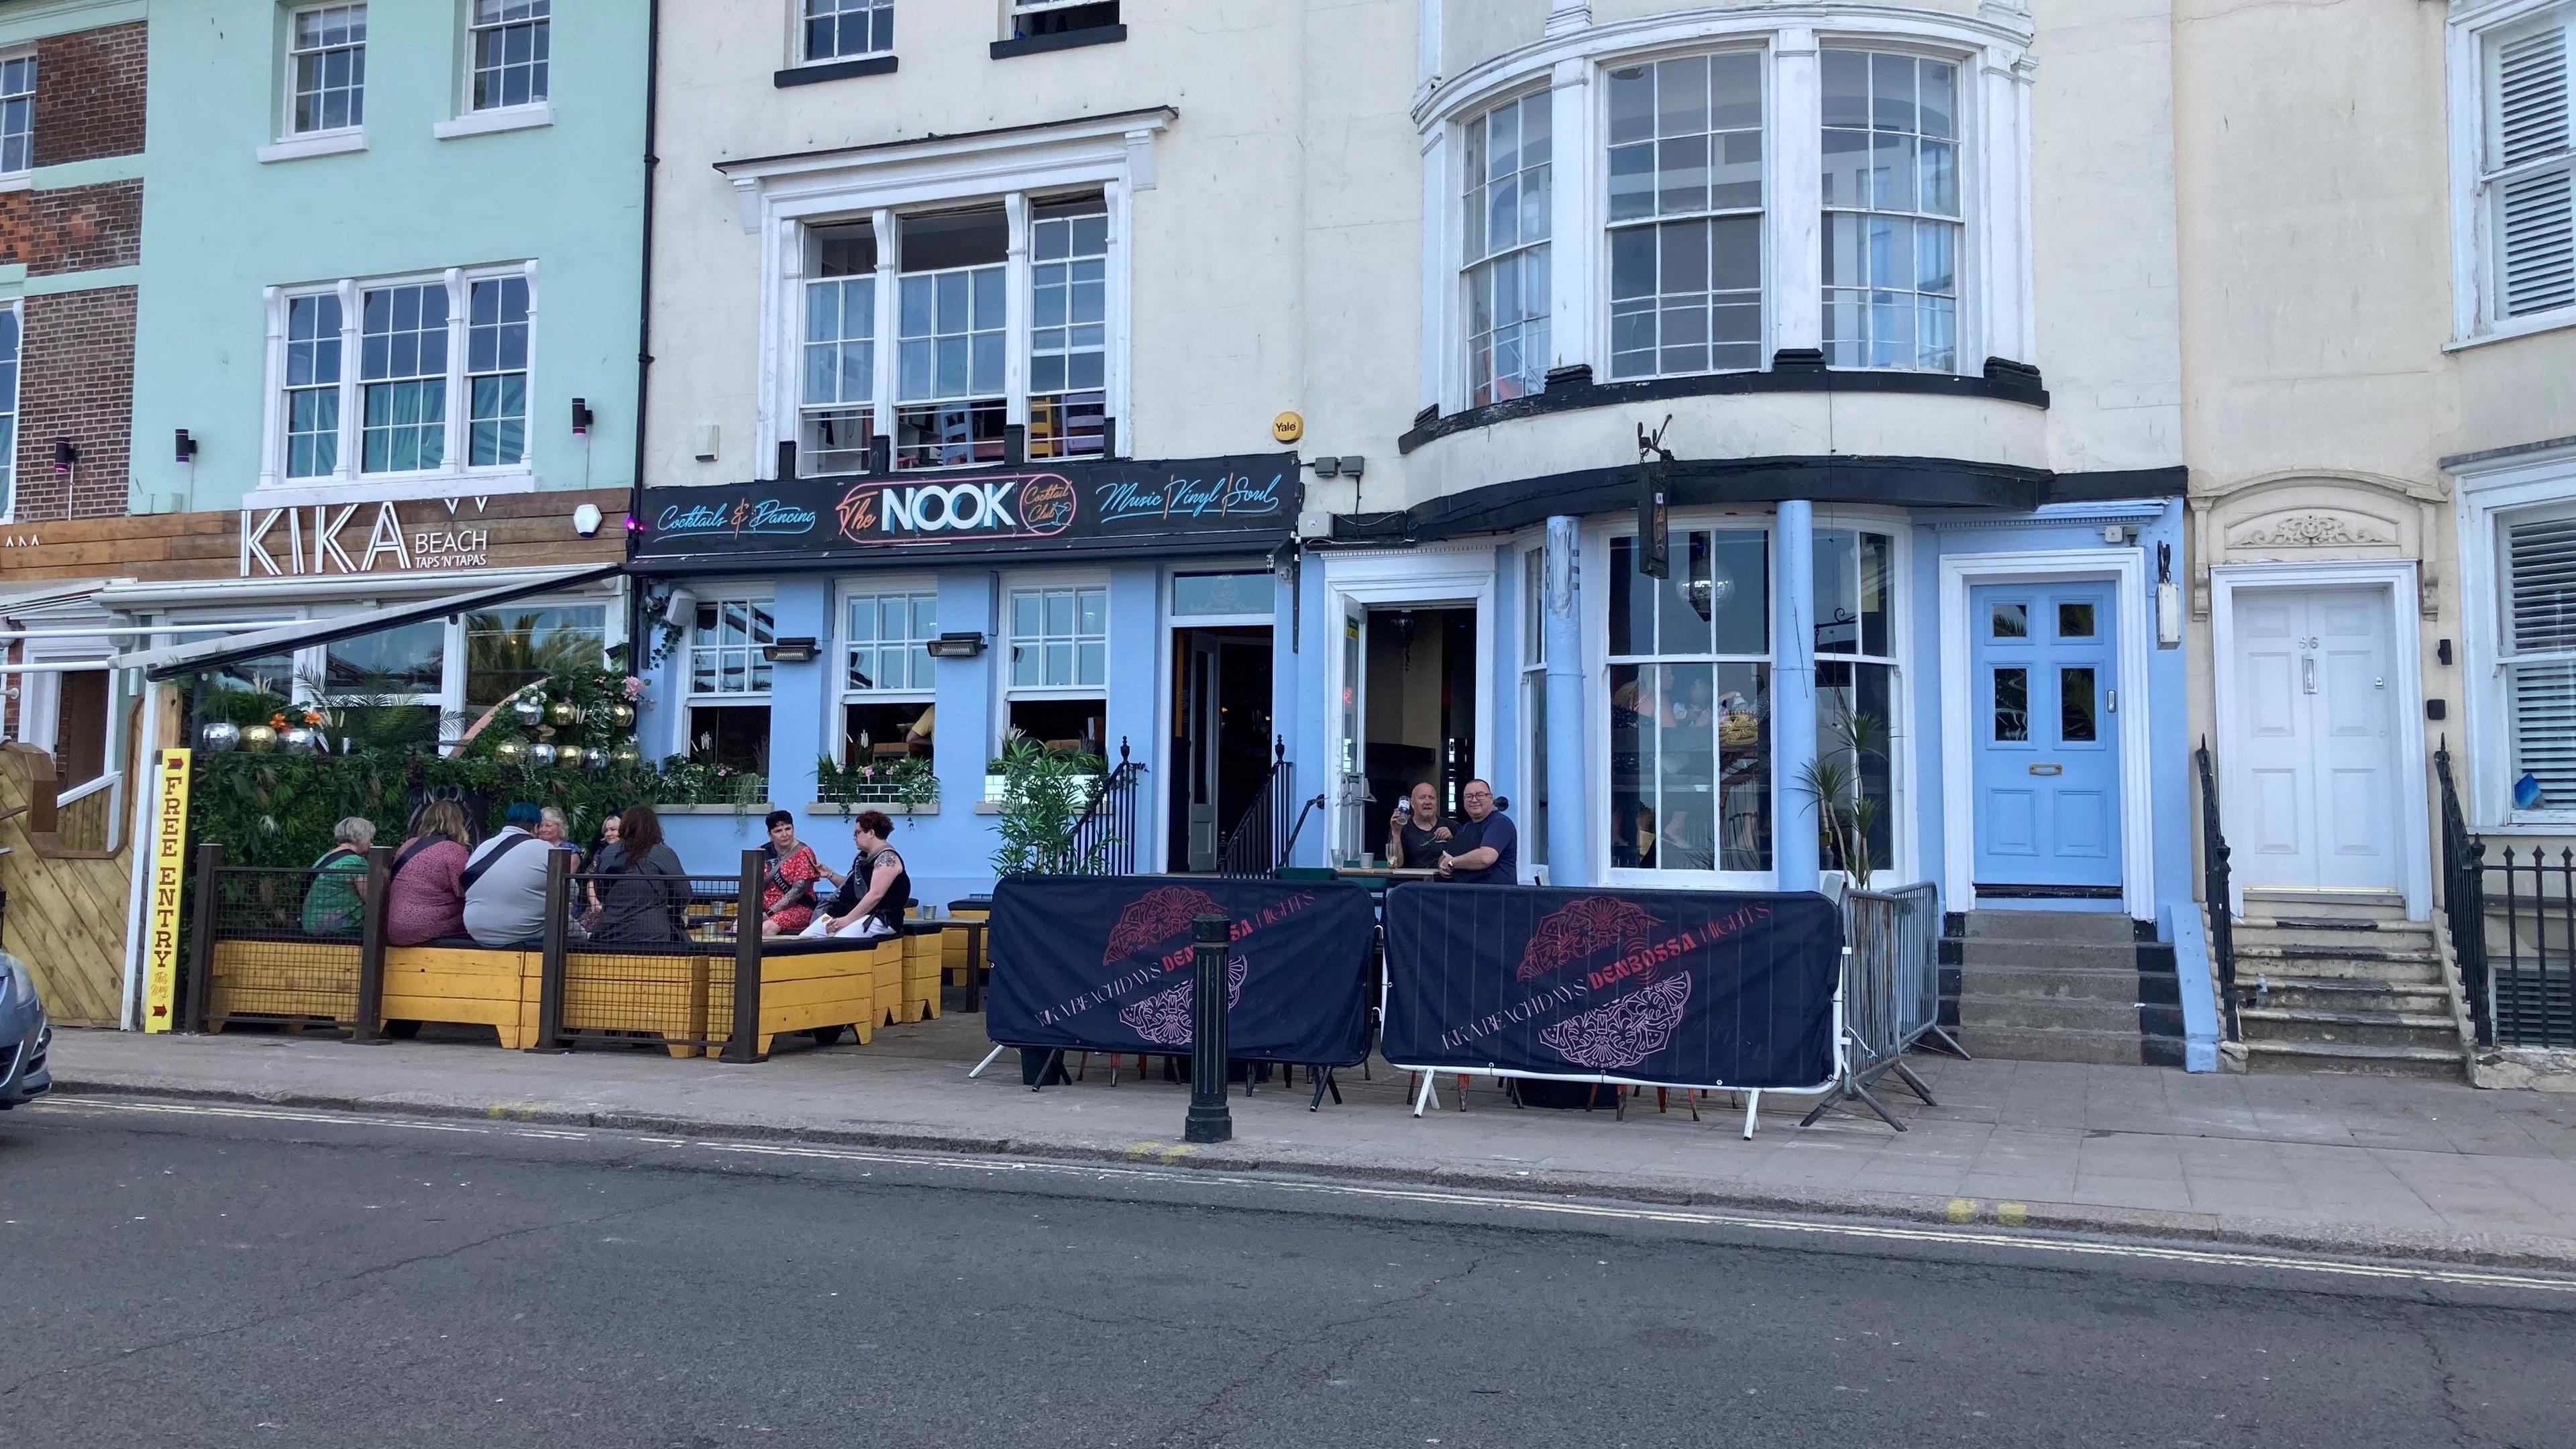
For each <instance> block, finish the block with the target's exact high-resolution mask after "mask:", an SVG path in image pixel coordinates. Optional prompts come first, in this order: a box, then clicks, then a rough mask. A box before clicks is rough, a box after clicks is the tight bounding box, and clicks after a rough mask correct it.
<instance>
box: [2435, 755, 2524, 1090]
mask: <svg viewBox="0 0 2576 1449" xmlns="http://www.w3.org/2000/svg"><path fill="white" fill-rule="evenodd" d="M2433 775H2434V778H2436V779H2437V780H2439V781H2440V782H2441V785H2442V918H2443V922H2444V924H2445V925H2446V926H2447V927H2448V929H2449V931H2450V935H2451V956H2452V959H2454V960H2456V961H2457V962H2458V963H2459V966H2460V991H2461V994H2463V995H2465V996H2467V997H2468V999H2469V1019H2470V1021H2471V1022H2472V1023H2473V1024H2474V1025H2475V1026H2476V1028H2477V1036H2478V1045H2480V1046H2492V1045H2494V1044H2495V1039H2496V1023H2495V995H2494V992H2493V991H2492V990H2491V989H2490V988H2489V976H2488V970H2487V932H2486V914H2487V905H2486V853H2487V844H2486V842H2485V841H2483V840H2480V839H2479V838H2478V837H2476V836H2474V835H2471V834H2470V833H2469V822H2468V816H2467V814H2466V812H2464V811H2462V810H2461V808H2460V791H2459V786H2458V784H2457V783H2456V782H2455V781H2454V780H2453V779H2452V777H2451V742H2450V740H2449V739H2448V738H2447V737H2446V738H2444V739H2443V740H2442V741H2441V743H2440V744H2439V745H2437V746H2436V747H2435V748H2434V750H2433ZM2511 884H2512V882H2511V877H2510V876H2508V877H2507V894H2508V897H2510V894H2511Z"/></svg>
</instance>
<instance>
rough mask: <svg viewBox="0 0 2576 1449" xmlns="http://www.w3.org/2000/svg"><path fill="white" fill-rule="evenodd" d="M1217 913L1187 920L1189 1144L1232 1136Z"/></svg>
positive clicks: (1224, 935)
mask: <svg viewBox="0 0 2576 1449" xmlns="http://www.w3.org/2000/svg"><path fill="white" fill-rule="evenodd" d="M1230 927H1231V923H1230V922H1228V921H1227V920H1226V918H1225V917H1223V916H1201V917H1199V918H1198V919H1197V920H1196V921H1193V922H1191V924H1190V940H1191V942H1192V943H1193V946H1194V948H1195V949H1194V955H1193V959H1192V960H1191V962H1190V971H1191V981H1190V1119H1189V1125H1188V1127H1187V1128H1186V1129H1185V1130H1184V1132H1183V1134H1182V1135H1183V1136H1184V1138H1186V1140H1188V1141H1191V1142H1231V1141H1233V1140H1234V1109H1233V1108H1231V1107H1229V1106H1227V1105H1226V1101H1225V1048H1226V1031H1225V1017H1226V1005H1227V1002H1226V999H1225V987H1226V980H1225V948H1226V942H1227V940H1228V938H1229V937H1230V936H1231V935H1232V931H1231V929H1230Z"/></svg>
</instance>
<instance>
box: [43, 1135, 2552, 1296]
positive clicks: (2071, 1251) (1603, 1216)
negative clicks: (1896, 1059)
mask: <svg viewBox="0 0 2576 1449" xmlns="http://www.w3.org/2000/svg"><path fill="white" fill-rule="evenodd" d="M29 1105H30V1107H31V1108H32V1109H34V1110H39V1111H43V1112H46V1113H48V1114H51V1113H55V1112H80V1111H110V1112H137V1113H159V1114H164V1115H170V1116H189V1117H226V1118H237V1119H242V1120H248V1121H265V1122H303V1123H320V1124H326V1125H331V1126H343V1127H384V1128H392V1129H398V1130H404V1131H414V1132H461V1133H466V1134H469V1135H478V1136H492V1135H495V1134H497V1133H500V1132H502V1131H504V1130H507V1131H508V1133H509V1135H511V1136H514V1137H542V1138H552V1139H556V1140H564V1141H588V1140H590V1139H591V1138H592V1137H593V1136H594V1135H596V1134H593V1133H588V1132H580V1131H574V1130H570V1129H549V1130H546V1131H542V1132H538V1131H528V1130H524V1129H517V1128H509V1129H504V1128H502V1127H500V1126H498V1125H496V1126H491V1127H485V1126H479V1125H474V1124H469V1123H452V1122H429V1121H423V1120H420V1119H418V1118H411V1117H377V1116H369V1115H363V1114H358V1113H342V1112H309V1111H292V1110H288V1109H284V1108H274V1107H236V1106H221V1105H213V1104H206V1103H194V1102H184V1103H183V1102H145V1101H132V1100H125V1099H116V1098H104V1097H86V1098H78V1099H73V1098H64V1097H51V1098H47V1099H45V1100H43V1101H41V1102H36V1103H31V1104H29ZM636 1140H641V1141H645V1142H650V1143H654V1144H656V1145H675V1146H676V1145H682V1144H681V1143H680V1140H679V1139H675V1138H667V1137H660V1138H641V1139H636ZM685 1145H687V1146H691V1147H695V1148H697V1149H699V1150H701V1151H705V1152H720V1153H732V1154H737V1155H742V1156H753V1157H787V1158H800V1159H806V1160H811V1161H819V1162H858V1163H869V1164H873V1165H878V1166H894V1167H915V1168H939V1169H945V1170H949V1171H962V1172H979V1173H984V1174H987V1175H1000V1174H1005V1173H1020V1174H1035V1175H1041V1176H1052V1177H1080V1178H1088V1179H1092V1180H1095V1181H1139V1182H1153V1183H1166V1184H1175V1185H1188V1186H1215V1187H1241V1188H1251V1189H1256V1190H1262V1191H1269V1192H1294V1193H1307V1194H1311V1195H1316V1196H1322V1197H1340V1198H1351V1199H1356V1200H1360V1201H1367V1202H1391V1203H1415V1204H1422V1205H1427V1206H1434V1207H1455V1208H1477V1209H1482V1210H1485V1211H1489V1212H1498V1213H1535V1214H1542V1215H1550V1216H1555V1217H1562V1218H1579V1219H1588V1220H1592V1221H1599V1222H1629V1223H1663V1224H1671V1225H1676V1226H1683V1227H1711V1228H1734V1229H1740V1230H1745V1231H1750V1232H1766V1233H1802V1234H1807V1235H1810V1236H1817V1237H1830V1238H1851V1239H1860V1240H1864V1241H1873V1242H1888V1243H1923V1244H1935V1245H1940V1246H1945V1247H1977V1248H2018V1249H2022V1250H2024V1251H2028V1252H2036V1253H2055V1254H2059V1255H2063V1256H2073V1257H2087V1258H2115V1259H2129V1260H2135V1261H2141V1262H2156V1263H2178V1264H2185V1265H2190V1266H2195V1267H2217V1268H2239V1269H2262V1270H2271V1271H2275V1272H2285V1273H2308V1274H2316V1275H2322V1276H2326V1277H2340V1278H2365V1279H2372V1280H2375V1281H2379V1282H2390V1283H2422V1284H2440V1285H2445V1286H2450V1287H2465V1288H2523V1289H2531V1290H2534V1291H2538V1292H2545V1293H2576V1278H2557V1277H2542V1276H2537V1275H2533V1274H2525V1273H2508V1272H2501V1271H2496V1270H2492V1269H2482V1268H2431V1267H2414V1266H2408V1265H2404V1264H2396V1263H2361V1262H2345V1261H2337V1260H2334V1259H2327V1258H2300V1257H2291V1256H2287V1255H2283V1254H2277V1253H2262V1252H2251V1251H2245V1250H2240V1249H2230V1248H2190V1247H2167V1246H2162V1245H2157V1244H2148V1243H2106V1242H2087V1241H2083V1240H2079V1239H2071V1238H2044V1237H2032V1236H2028V1235H2026V1234H2018V1233H1997V1232H1985V1231H1977V1230H1962V1229H1955V1228H1940V1227H1928V1226H1927V1227H1899V1226H1891V1225H1881V1224H1874V1223H1854V1222H1843V1221H1837V1220H1835V1219H1830V1218H1798V1217H1787V1216H1780V1217H1764V1216H1755V1215H1753V1214H1749V1213H1728V1212H1708V1211H1701V1210H1697V1209H1690V1208H1660V1207H1620V1206H1615V1205H1611V1204H1604V1203H1584V1202H1560V1201H1551V1200H1548V1199H1545V1198H1532V1197H1517V1196H1514V1195H1512V1194H1509V1193H1487V1192H1471V1191H1459V1190H1435V1189H1430V1188H1406V1187H1376V1186H1368V1185H1364V1184H1359V1183H1341V1182H1314V1181H1297V1180H1291V1179H1285V1178H1271V1177H1258V1176H1252V1175H1247V1174H1242V1173H1230V1172H1209V1171H1204V1170H1198V1171H1166V1170H1158V1169H1155V1168H1147V1167H1119V1166H1113V1165H1111V1164H1107V1163H1077V1162H1049V1161H1044V1160H1041V1159H1033V1158H1007V1157H942V1156H931V1155H927V1154H919V1153H905V1152H896V1151H890V1150H878V1149H871V1148H863V1147H815V1146H801V1145H795V1144H789V1143H769V1142H722V1141H699V1142H689V1143H686V1144H685Z"/></svg>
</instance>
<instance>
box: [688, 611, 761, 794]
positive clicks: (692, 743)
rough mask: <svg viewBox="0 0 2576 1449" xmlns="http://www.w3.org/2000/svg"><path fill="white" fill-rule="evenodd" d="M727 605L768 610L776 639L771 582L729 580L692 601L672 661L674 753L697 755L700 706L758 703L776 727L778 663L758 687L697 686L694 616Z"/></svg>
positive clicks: (747, 676) (752, 648) (746, 675)
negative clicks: (676, 679) (676, 684)
mask: <svg viewBox="0 0 2576 1449" xmlns="http://www.w3.org/2000/svg"><path fill="white" fill-rule="evenodd" d="M726 604H744V605H748V606H750V607H752V608H756V609H763V610H766V611H768V614H769V634H770V638H771V639H772V640H775V639H776V638H777V637H778V590H777V588H776V586H775V585H773V584H770V583H766V582H747V581H733V582H729V583H728V584H727V585H726V586H725V587H723V588H721V589H710V590H709V591H708V592H706V593H704V594H700V595H699V596H698V597H697V598H696V599H695V600H693V601H692V602H691V605H690V619H689V623H688V627H687V629H686V630H685V631H684V632H683V634H682V637H681V640H680V643H679V646H678V657H677V659H676V660H675V661H674V662H675V663H676V664H677V665H678V668H679V673H680V690H679V692H680V708H679V711H678V713H679V720H678V724H679V727H680V729H679V739H678V740H677V741H676V742H675V743H676V745H677V749H676V751H675V753H678V754H682V755H690V756H694V755H696V754H697V750H698V726H697V717H698V711H699V710H701V709H736V708H745V707H749V706H752V705H758V706H760V707H762V708H764V709H767V710H769V711H771V715H770V719H771V727H772V729H773V730H774V729H775V728H776V721H777V714H776V711H777V709H778V698H777V683H778V677H777V666H775V665H771V666H769V668H770V682H769V683H768V684H767V685H765V686H762V687H760V688H757V689H750V688H745V689H739V690H727V689H723V688H717V689H712V690H702V689H700V688H698V683H697V662H698V660H697V655H698V621H697V618H696V611H697V610H699V609H703V608H706V607H708V606H710V605H713V606H715V607H717V608H719V609H721V608H722V607H723V606H724V605H726ZM713 647H718V648H721V647H722V646H721V645H718V646H713ZM747 647H748V648H749V649H750V651H751V653H752V654H754V655H757V654H758V653H759V652H760V649H759V646H758V645H751V646H747ZM753 662H754V663H757V660H754V661H753ZM753 672H754V671H753V670H751V669H746V670H745V671H744V674H743V678H744V680H745V681H746V682H748V681H749V680H750V679H751V677H752V675H753ZM717 678H718V681H719V683H721V681H722V678H723V675H722V663H721V661H719V663H718V675H717ZM770 768H771V769H772V771H773V772H774V771H775V770H776V768H777V761H775V760H773V761H771V762H770Z"/></svg>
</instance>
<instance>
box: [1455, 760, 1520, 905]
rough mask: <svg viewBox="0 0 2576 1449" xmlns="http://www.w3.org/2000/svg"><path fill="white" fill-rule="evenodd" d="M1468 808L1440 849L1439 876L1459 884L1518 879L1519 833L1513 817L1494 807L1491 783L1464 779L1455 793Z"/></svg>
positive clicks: (1501, 883)
mask: <svg viewBox="0 0 2576 1449" xmlns="http://www.w3.org/2000/svg"><path fill="white" fill-rule="evenodd" d="M1458 800H1459V803H1460V804H1461V805H1464V806H1465V807H1466V809H1467V820H1466V823H1465V824H1463V825H1460V826H1459V827H1458V830H1457V832H1456V833H1455V834H1454V835H1452V836H1451V837H1450V839H1449V849H1447V850H1444V851H1442V852H1441V853H1440V878H1441V879H1442V880H1446V881H1456V882H1458V883H1459V884H1461V885H1512V884H1515V883H1516V882H1518V881H1519V879H1520V865H1521V836H1520V832H1519V831H1518V830H1515V829H1513V828H1512V818H1511V817H1510V816H1508V815H1505V814H1504V813H1503V812H1502V811H1500V810H1497V809H1495V808H1494V787H1493V786H1491V785H1489V784H1486V783H1485V782H1484V781H1482V780H1470V781H1468V782H1467V789H1466V792H1465V793H1464V794H1462V795H1460V796H1459V797H1458Z"/></svg>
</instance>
